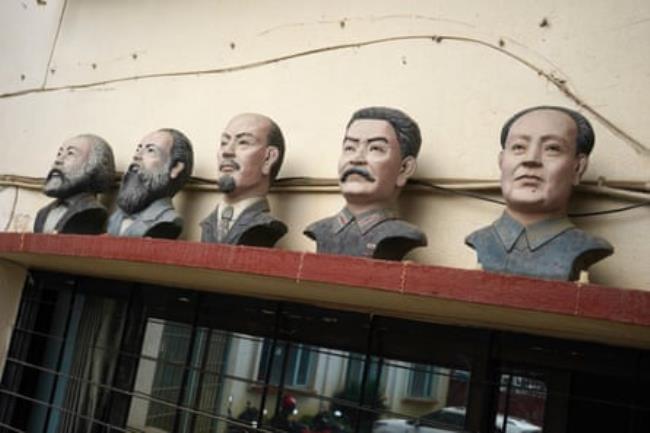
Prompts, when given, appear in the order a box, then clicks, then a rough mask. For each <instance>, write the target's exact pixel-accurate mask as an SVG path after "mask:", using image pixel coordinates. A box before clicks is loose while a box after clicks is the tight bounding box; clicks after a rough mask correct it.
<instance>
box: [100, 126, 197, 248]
mask: <svg viewBox="0 0 650 433" xmlns="http://www.w3.org/2000/svg"><path fill="white" fill-rule="evenodd" d="M193 164H194V154H193V151H192V144H191V143H190V141H189V140H188V138H187V137H186V136H185V135H184V134H183V133H181V132H180V131H177V130H175V129H159V130H157V131H154V132H152V133H150V134H147V135H146V136H145V137H144V138H143V139H142V140H141V141H140V143H139V144H138V145H137V147H136V151H135V155H134V156H133V161H132V163H131V165H129V168H128V170H127V171H126V173H124V177H123V178H122V185H121V187H120V191H119V192H118V195H117V210H116V211H115V212H114V213H113V214H112V215H111V217H110V219H109V221H108V234H110V235H113V236H128V237H152V238H165V239H176V238H178V236H179V235H180V234H181V231H182V230H183V219H182V218H181V217H180V216H179V215H178V214H177V213H176V211H175V210H174V205H173V204H172V197H174V195H175V194H176V193H177V192H178V191H180V190H181V188H183V185H185V183H186V182H187V180H188V179H189V178H190V176H191V174H192V167H193Z"/></svg>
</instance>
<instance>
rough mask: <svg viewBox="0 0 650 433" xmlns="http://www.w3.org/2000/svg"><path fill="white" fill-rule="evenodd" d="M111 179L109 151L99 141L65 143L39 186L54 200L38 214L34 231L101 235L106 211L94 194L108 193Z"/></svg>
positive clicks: (78, 139)
mask: <svg viewBox="0 0 650 433" xmlns="http://www.w3.org/2000/svg"><path fill="white" fill-rule="evenodd" d="M114 178H115V162H114V158H113V151H112V150H111V147H110V146H109V145H108V143H107V142H106V141H105V140H104V139H103V138H101V137H98V136H96V135H92V134H82V135H78V136H76V137H73V138H70V139H68V140H66V141H65V142H64V143H63V144H62V145H61V147H60V148H59V151H58V153H57V156H56V159H55V160H54V164H52V168H51V170H50V171H49V173H48V175H47V178H46V179H45V184H44V186H43V192H44V193H45V195H47V196H48V197H54V198H56V200H54V201H52V202H51V203H49V204H48V205H47V206H45V207H44V208H42V209H40V210H39V211H38V213H37V215H36V220H35V221H34V232H35V233H74V234H99V233H103V232H104V229H105V227H106V218H107V217H108V212H107V211H106V208H105V207H104V206H103V205H102V204H101V203H99V202H98V201H97V196H96V195H97V194H98V193H103V192H106V191H108V190H109V189H110V187H111V186H112V184H113V180H114Z"/></svg>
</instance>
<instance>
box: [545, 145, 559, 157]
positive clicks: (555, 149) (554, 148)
mask: <svg viewBox="0 0 650 433" xmlns="http://www.w3.org/2000/svg"><path fill="white" fill-rule="evenodd" d="M544 151H545V152H546V153H547V154H551V155H557V154H559V153H561V152H562V146H560V145H559V144H557V143H549V144H547V145H546V146H544Z"/></svg>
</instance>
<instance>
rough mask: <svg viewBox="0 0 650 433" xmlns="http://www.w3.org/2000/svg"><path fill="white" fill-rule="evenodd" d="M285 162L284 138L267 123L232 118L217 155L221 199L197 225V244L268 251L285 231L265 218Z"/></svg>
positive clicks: (252, 118) (260, 119)
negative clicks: (272, 190)
mask: <svg viewBox="0 0 650 433" xmlns="http://www.w3.org/2000/svg"><path fill="white" fill-rule="evenodd" d="M283 159H284V137H283V135H282V131H281V130H280V128H279V127H278V125H277V124H276V123H275V122H274V121H273V120H271V119H270V118H268V117H266V116H263V115H261V114H256V113H245V114H240V115H238V116H236V117H235V118H233V119H232V120H231V121H230V122H229V123H228V125H227V126H226V128H225V130H224V131H223V133H222V134H221V140H220V143H219V147H218V150H217V163H218V170H219V172H218V180H217V182H218V185H219V189H220V190H221V192H223V194H224V195H223V200H222V201H221V203H219V204H218V205H217V207H216V208H215V210H214V211H213V212H212V213H211V214H210V215H208V217H207V218H205V219H204V220H203V221H202V222H201V242H210V243H223V244H231V245H250V246H258V247H273V246H274V245H275V243H276V242H277V241H278V240H279V239H280V238H281V237H282V236H284V234H285V233H286V232H287V226H286V225H285V224H284V223H283V222H282V221H279V220H278V219H276V218H274V217H273V216H271V214H270V208H269V204H268V201H267V200H266V195H267V193H268V191H269V188H270V186H271V183H272V182H273V180H275V178H276V176H277V174H278V172H279V171H280V166H281V165H282V160H283Z"/></svg>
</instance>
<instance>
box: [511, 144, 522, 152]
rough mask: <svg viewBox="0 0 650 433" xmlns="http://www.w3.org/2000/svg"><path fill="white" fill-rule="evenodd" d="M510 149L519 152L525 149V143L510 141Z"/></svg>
mask: <svg viewBox="0 0 650 433" xmlns="http://www.w3.org/2000/svg"><path fill="white" fill-rule="evenodd" d="M510 150H511V151H513V152H514V153H521V152H524V151H525V150H526V145H525V144H524V143H512V144H511V145H510Z"/></svg>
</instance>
